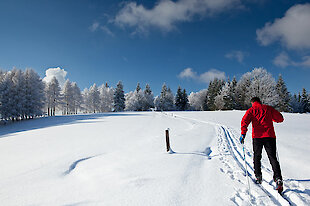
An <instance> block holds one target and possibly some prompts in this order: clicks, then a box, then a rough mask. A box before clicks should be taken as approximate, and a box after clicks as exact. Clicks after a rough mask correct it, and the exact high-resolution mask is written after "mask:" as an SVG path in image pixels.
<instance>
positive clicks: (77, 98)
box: [72, 82, 83, 114]
mask: <svg viewBox="0 0 310 206" xmlns="http://www.w3.org/2000/svg"><path fill="white" fill-rule="evenodd" d="M72 91H73V99H72V100H73V101H72V102H73V113H74V114H77V113H78V109H81V105H82V102H83V98H82V94H81V90H80V88H79V87H78V85H77V83H76V82H73V83H72Z"/></svg>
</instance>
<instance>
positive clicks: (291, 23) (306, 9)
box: [256, 3, 310, 49]
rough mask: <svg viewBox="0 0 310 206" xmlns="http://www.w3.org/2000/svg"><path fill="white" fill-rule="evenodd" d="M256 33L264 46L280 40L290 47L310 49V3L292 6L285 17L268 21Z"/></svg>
mask: <svg viewBox="0 0 310 206" xmlns="http://www.w3.org/2000/svg"><path fill="white" fill-rule="evenodd" d="M256 34H257V40H258V41H259V42H260V43H261V44H262V45H264V46H266V45H269V44H271V43H273V42H276V41H280V42H281V43H282V44H283V45H284V46H285V47H286V48H288V49H310V38H309V37H310V4H309V3H306V4H298V5H295V6H293V7H291V8H290V9H289V10H287V11H286V13H285V15H284V17H282V18H279V19H275V20H274V22H273V23H271V22H268V23H266V24H265V26H264V27H263V28H262V29H258V30H256Z"/></svg>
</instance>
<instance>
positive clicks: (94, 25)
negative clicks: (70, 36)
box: [89, 21, 100, 32]
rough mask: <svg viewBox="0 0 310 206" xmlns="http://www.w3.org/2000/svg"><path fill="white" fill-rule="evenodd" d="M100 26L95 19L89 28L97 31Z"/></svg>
mask: <svg viewBox="0 0 310 206" xmlns="http://www.w3.org/2000/svg"><path fill="white" fill-rule="evenodd" d="M99 26H100V23H99V22H97V21H95V22H94V23H93V24H92V25H91V26H90V27H89V30H90V31H92V32H95V31H97V29H98V28H99Z"/></svg>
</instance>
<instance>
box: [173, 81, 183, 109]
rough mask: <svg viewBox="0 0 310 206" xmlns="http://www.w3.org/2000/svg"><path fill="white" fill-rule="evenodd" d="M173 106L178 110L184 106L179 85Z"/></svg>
mask: <svg viewBox="0 0 310 206" xmlns="http://www.w3.org/2000/svg"><path fill="white" fill-rule="evenodd" d="M175 108H176V110H178V111H182V110H183V108H184V100H183V93H182V89H181V87H180V86H179V87H178V90H177V93H176V95H175Z"/></svg>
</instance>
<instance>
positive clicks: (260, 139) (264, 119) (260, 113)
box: [240, 97, 284, 192]
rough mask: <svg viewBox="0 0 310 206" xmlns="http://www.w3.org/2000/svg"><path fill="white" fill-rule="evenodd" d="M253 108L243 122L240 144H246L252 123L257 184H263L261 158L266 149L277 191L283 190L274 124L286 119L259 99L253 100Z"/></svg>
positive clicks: (246, 114) (248, 111)
mask: <svg viewBox="0 0 310 206" xmlns="http://www.w3.org/2000/svg"><path fill="white" fill-rule="evenodd" d="M251 103H252V107H251V108H250V109H248V110H247V111H246V113H245V115H244V116H243V118H242V121H241V137H240V142H241V143H242V144H243V143H244V138H245V135H246V133H247V131H248V129H247V128H248V125H249V124H250V123H251V122H252V138H253V151H254V173H255V176H256V182H257V183H261V182H262V172H261V158H262V149H263V147H264V148H265V150H266V152H267V155H268V158H269V161H270V164H271V166H272V170H273V172H274V175H273V179H274V181H275V182H276V183H277V189H278V190H279V191H280V192H281V190H282V189H283V187H282V185H283V183H282V175H281V169H280V164H279V162H278V159H277V147H276V134H275V131H274V127H273V122H278V123H280V122H283V121H284V118H283V116H282V114H281V113H280V112H278V111H277V110H275V109H274V108H273V107H271V106H267V105H263V104H262V103H261V101H260V99H259V98H258V97H254V98H252V99H251Z"/></svg>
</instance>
